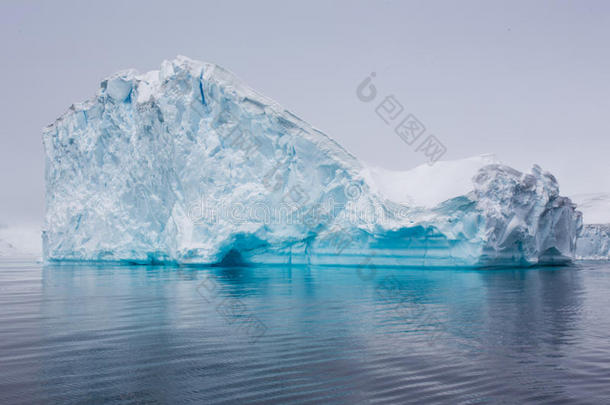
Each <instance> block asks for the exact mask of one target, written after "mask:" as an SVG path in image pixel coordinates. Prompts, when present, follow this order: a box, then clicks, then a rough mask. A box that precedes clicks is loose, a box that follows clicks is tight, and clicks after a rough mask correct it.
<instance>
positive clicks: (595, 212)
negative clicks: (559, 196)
mask: <svg viewBox="0 0 610 405" xmlns="http://www.w3.org/2000/svg"><path fill="white" fill-rule="evenodd" d="M573 199H574V201H575V202H576V203H577V205H578V208H579V209H581V210H582V212H583V223H584V225H583V229H582V232H581V234H580V236H579V238H578V241H577V243H576V258H577V259H580V260H610V194H608V193H593V194H580V195H575V196H574V197H573Z"/></svg>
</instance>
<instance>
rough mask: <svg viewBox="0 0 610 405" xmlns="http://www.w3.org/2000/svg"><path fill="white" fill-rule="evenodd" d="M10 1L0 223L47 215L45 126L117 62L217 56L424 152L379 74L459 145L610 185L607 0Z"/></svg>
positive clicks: (339, 130)
mask: <svg viewBox="0 0 610 405" xmlns="http://www.w3.org/2000/svg"><path fill="white" fill-rule="evenodd" d="M149 3H153V2H152V1H108V0H105V1H87V2H83V1H73V2H72V1H70V2H68V1H53V2H49V1H45V2H43V1H40V2H23V1H7V0H3V1H2V2H1V3H0V44H1V45H0V46H1V51H2V63H1V64H0V73H1V74H0V80H1V87H0V89H1V97H0V100H1V103H2V104H1V106H0V114H1V117H0V118H1V120H0V131H1V133H0V190H1V191H0V222H14V221H37V220H41V218H42V215H43V209H44V182H43V173H44V158H43V151H42V142H41V129H42V127H44V126H45V125H47V124H49V123H51V122H52V121H54V120H55V118H57V117H58V116H59V115H60V114H61V113H63V112H64V111H65V110H66V109H67V108H68V107H69V106H70V105H71V104H72V103H74V102H78V101H83V100H85V99H87V98H89V97H91V96H92V95H93V94H94V93H95V92H96V91H97V88H98V87H99V82H100V80H101V79H102V78H103V77H105V76H108V75H110V74H112V73H114V72H115V71H118V70H122V69H126V68H136V69H138V70H140V71H147V70H152V69H157V68H158V67H159V66H160V64H161V61H162V60H164V59H171V58H174V57H175V56H176V55H179V54H182V55H186V56H189V57H191V58H193V59H199V60H203V61H209V62H215V63H218V64H220V65H222V66H224V67H226V68H227V69H229V70H231V71H233V72H234V73H236V74H237V75H238V76H239V77H241V78H242V79H243V80H244V81H245V82H246V83H248V84H249V85H250V86H251V87H253V88H254V89H256V90H257V91H259V92H260V93H262V94H265V95H267V96H269V97H271V98H273V99H275V100H276V101H278V102H279V103H280V104H282V105H283V106H285V107H286V108H288V109H290V110H291V111H293V112H295V113H296V114H297V115H299V116H300V117H302V118H303V119H305V120H306V121H309V122H310V123H312V124H313V125H314V126H316V127H318V128H320V129H321V130H323V131H324V132H326V133H327V134H329V135H330V136H332V137H333V138H335V139H337V140H338V141H339V143H341V144H342V145H344V146H345V147H346V148H347V149H348V150H349V151H351V152H352V153H354V154H355V155H356V156H358V157H359V158H360V159H361V160H363V161H365V162H368V163H371V164H374V165H379V166H383V167H387V168H390V169H408V168H411V167H414V166H416V165H419V164H421V163H423V162H424V156H423V154H421V153H417V152H415V150H414V148H413V147H410V146H408V145H406V144H405V143H403V142H402V141H401V139H400V138H399V137H397V136H396V135H395V134H394V133H393V131H392V128H390V127H389V126H387V125H386V124H385V123H384V122H383V121H382V120H381V119H380V118H379V117H378V116H377V115H376V114H375V105H374V104H373V103H369V104H366V103H363V102H362V101H360V100H359V99H358V98H357V97H356V87H357V86H358V84H359V83H360V82H361V81H362V80H363V79H364V78H365V77H366V76H367V75H369V74H370V73H371V72H375V73H376V77H375V79H374V80H375V81H374V83H375V86H376V88H377V89H378V91H379V94H380V96H386V95H394V96H395V98H396V100H398V101H399V102H400V103H401V104H402V105H403V106H404V109H405V112H409V113H412V114H414V115H415V116H417V117H418V118H419V120H420V121H422V122H423V124H424V125H425V126H426V128H427V130H428V131H429V133H432V134H434V135H436V136H437V138H438V139H439V140H441V141H442V142H443V143H444V145H445V146H446V147H447V152H446V154H445V157H444V158H446V159H458V158H463V157H468V156H472V155H477V154H482V153H490V152H491V153H495V154H496V155H497V156H498V157H499V158H500V159H501V160H502V161H504V162H505V163H507V164H510V165H512V166H514V167H516V168H518V169H521V170H525V169H529V168H530V167H531V165H532V164H533V163H538V164H540V165H541V166H542V167H543V168H544V169H547V170H550V171H551V172H553V173H554V174H555V175H556V176H557V178H558V180H559V182H560V185H561V191H562V193H564V194H574V193H582V192H596V191H610V178H609V177H608V173H610V170H609V169H610V159H608V152H609V150H610V119H609V118H608V116H609V115H610V2H606V1H572V2H566V1H536V2H532V1H503V2H500V1H476V2H475V1H461V2H454V1H443V2H441V1H354V0H351V1H344V2H339V1H336V2H333V1H328V0H325V1H312V0H308V1H302V2H301V4H300V5H297V4H296V2H288V1H277V2H267V1H260V0H257V1H243V2H231V1H214V2H212V1H208V2H205V1H193V2H181V1H171V2H169V1H164V2H155V3H157V4H156V5H152V4H149Z"/></svg>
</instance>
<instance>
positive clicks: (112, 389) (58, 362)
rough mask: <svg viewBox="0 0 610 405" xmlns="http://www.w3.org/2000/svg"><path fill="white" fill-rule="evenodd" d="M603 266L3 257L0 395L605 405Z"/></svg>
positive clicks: (609, 336) (607, 317) (607, 363)
mask: <svg viewBox="0 0 610 405" xmlns="http://www.w3.org/2000/svg"><path fill="white" fill-rule="evenodd" d="M609 292H610V265H609V264H607V263H603V264H600V263H593V262H591V263H580V264H577V265H573V266H568V267H540V268H529V269H518V268H514V269H501V270H498V269H496V270H493V269H486V270H472V269H424V268H411V269H405V268H379V267H336V268H335V267H311V266H293V267H286V266H267V267H265V266H261V267H242V268H240V267H232V268H222V267H207V268H195V267H171V266H169V267H167V266H156V267H155V266H113V265H91V264H90V265H86V264H61V265H43V264H41V263H37V262H34V261H31V262H30V261H11V260H6V259H5V260H3V261H1V262H0V403H2V404H38V403H40V404H42V403H45V404H47V403H62V404H63V403H68V404H71V403H74V404H76V403H79V404H102V403H110V404H161V403H172V404H181V403H209V404H216V403H218V404H220V403H240V404H241V403H261V404H262V403H265V404H292V403H294V404H305V403H311V404H314V403H316V404H319V403H337V404H356V403H358V404H360V403H400V404H405V403H418V404H421V403H447V404H479V403H480V404H483V403H506V404H512V403H515V404H521V403H548V404H559V403H610V311H609V308H610V294H609Z"/></svg>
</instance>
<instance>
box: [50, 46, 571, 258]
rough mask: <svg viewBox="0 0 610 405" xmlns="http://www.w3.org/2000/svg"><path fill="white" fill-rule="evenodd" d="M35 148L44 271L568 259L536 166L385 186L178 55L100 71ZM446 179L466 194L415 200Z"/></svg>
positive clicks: (557, 211) (302, 127) (308, 129)
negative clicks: (93, 88)
mask: <svg viewBox="0 0 610 405" xmlns="http://www.w3.org/2000/svg"><path fill="white" fill-rule="evenodd" d="M43 138H44V146H45V153H46V174H45V177H46V194H47V195H46V221H45V226H44V232H43V250H44V252H43V253H44V257H45V259H46V260H50V261H55V260H59V261H61V260H85V261H119V262H133V263H159V262H164V263H195V264H215V263H223V264H235V263H238V264H247V263H292V264H299V263H310V264H321V265H358V264H362V263H366V264H370V265H392V266H394V265H396V266H488V265H532V264H540V263H564V262H566V261H569V260H571V258H572V257H573V256H574V250H575V244H576V238H577V235H578V232H579V230H580V228H581V215H580V213H579V212H578V211H576V210H575V205H574V204H572V202H571V201H570V200H569V199H568V198H566V197H562V196H560V195H559V188H558V185H557V182H556V180H555V178H554V177H553V176H552V175H551V174H549V173H546V172H544V171H542V170H541V169H540V168H539V167H537V166H534V168H533V169H532V171H531V173H521V172H519V171H517V170H514V169H512V168H510V167H507V166H504V165H501V164H498V163H495V162H494V161H493V159H491V158H490V157H485V156H484V157H480V158H475V159H474V160H472V159H471V160H466V161H464V162H466V163H463V162H462V163H460V162H453V163H451V162H449V163H448V162H438V163H437V165H435V166H434V167H428V168H426V167H421V168H418V169H416V170H414V171H411V172H409V173H406V174H404V176H403V175H398V176H396V175H395V176H394V177H396V179H397V180H395V181H394V180H391V177H392V176H386V177H384V178H381V179H380V177H379V170H376V169H372V168H369V167H366V166H364V165H362V164H361V163H360V162H359V161H358V160H357V159H356V158H355V157H354V156H352V155H351V154H350V153H348V152H347V151H346V150H345V149H343V148H342V147H341V146H340V145H338V144H337V143H336V142H334V141H333V140H332V139H330V138H329V137H328V136H326V135H325V134H323V133H322V132H320V131H318V130H316V129H315V128H313V127H312V126H310V125H309V124H308V123H306V122H304V121H302V120H301V119H299V118H298V117H296V116H295V115H293V114H292V113H291V112H289V111H287V110H285V109H283V108H282V107H281V106H279V105H278V104H277V103H275V102H274V101H272V100H270V99H268V98H266V97H263V96H261V95H259V94H258V93H256V92H254V91H253V90H251V89H250V88H249V87H247V86H246V85H244V84H243V83H242V82H241V81H240V80H238V79H237V78H236V77H235V76H234V75H233V74H231V73H230V72H228V71H226V70H224V69H223V68H221V67H219V66H216V65H213V64H208V63H200V62H196V61H193V60H190V59H188V58H185V57H178V58H177V59H175V60H173V61H166V62H164V63H163V65H162V67H161V69H160V70H159V71H153V72H149V73H146V74H137V73H136V72H134V71H126V72H121V73H118V74H115V75H113V76H111V77H109V78H108V79H106V80H104V81H103V82H102V84H101V88H100V89H99V91H98V93H97V95H96V96H95V97H94V98H93V99H91V100H89V101H87V102H84V103H81V104H76V105H73V106H72V107H71V108H70V110H69V111H68V112H66V113H65V114H64V115H63V116H62V117H60V118H59V119H58V120H57V121H56V122H55V123H54V124H52V125H50V126H49V127H47V128H46V129H45V130H44V136H43ZM473 162H474V164H473ZM460 167H461V168H464V167H467V168H469V169H472V168H473V167H475V168H476V170H475V171H474V172H473V173H470V172H469V170H460ZM427 176H428V177H427ZM456 176H458V177H460V178H461V179H462V180H460V179H455V181H453V180H452V179H454V178H456ZM382 177H383V176H382ZM388 179H390V180H388ZM401 179H402V180H404V179H412V180H413V179H415V180H414V181H411V182H409V181H406V180H405V181H401ZM433 179H437V182H436V183H435V182H434V181H433ZM447 179H449V180H447ZM464 179H465V181H464ZM435 184H436V185H435ZM443 184H446V185H448V184H466V187H465V188H464V189H463V190H462V191H460V192H459V193H458V194H457V195H451V193H449V194H448V195H445V196H444V197H447V198H444V197H443V198H436V200H435V198H423V199H421V198H420V200H421V201H424V200H425V201H424V202H418V198H417V196H418V195H420V196H421V195H423V196H424V197H426V196H427V197H429V196H430V193H431V190H433V191H432V194H435V192H434V190H435V187H436V188H437V191H438V193H436V194H435V195H437V196H438V195H441V196H442V195H443V192H445V191H446V190H447V187H448V186H447V187H445V186H443ZM410 187H412V188H413V189H412V190H410V189H409V188H410ZM454 194H455V193H454ZM403 195H404V196H405V198H401V197H400V196H403ZM395 196H399V197H395Z"/></svg>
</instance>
